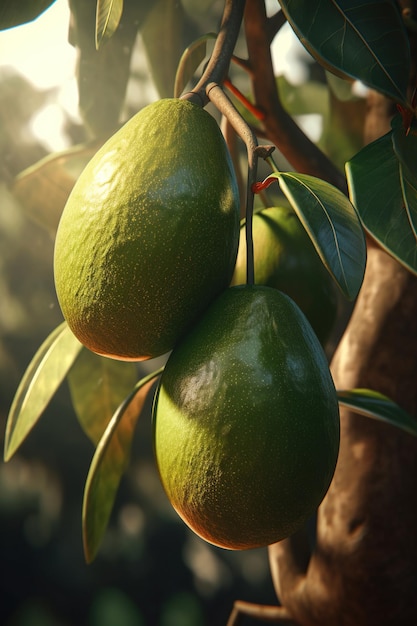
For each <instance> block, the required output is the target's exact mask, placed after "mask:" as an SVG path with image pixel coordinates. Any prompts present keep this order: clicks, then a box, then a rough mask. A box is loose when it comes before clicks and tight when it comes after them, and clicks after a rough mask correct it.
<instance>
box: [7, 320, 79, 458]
mask: <svg viewBox="0 0 417 626" xmlns="http://www.w3.org/2000/svg"><path fill="white" fill-rule="evenodd" d="M81 349H82V345H81V343H80V342H79V341H78V339H76V338H75V337H74V335H73V334H72V332H71V331H70V330H69V328H68V326H67V324H66V323H65V322H63V323H62V324H60V326H58V327H57V328H56V329H55V330H54V331H53V332H52V333H51V334H50V335H49V336H48V337H47V339H46V340H45V341H44V342H43V344H42V345H41V347H40V348H39V350H38V351H37V352H36V354H35V356H34V357H33V359H32V361H31V362H30V364H29V366H28V368H27V370H26V372H25V374H24V376H23V378H22V380H21V381H20V384H19V387H18V389H17V391H16V395H15V397H14V399H13V402H12V406H11V408H10V412H9V416H8V419H7V426H6V437H5V445H4V459H5V461H8V460H9V459H10V458H11V457H12V456H13V454H14V453H15V452H16V450H17V449H18V448H19V446H20V445H21V444H22V443H23V441H24V440H25V439H26V437H27V436H28V434H29V432H30V431H31V430H32V428H33V427H34V426H35V424H36V423H37V421H38V420H39V418H40V417H41V415H42V413H43V412H44V410H45V409H46V407H47V406H48V404H49V402H50V401H51V399H52V398H53V396H54V395H55V393H56V391H57V390H58V387H59V386H60V384H61V383H62V381H63V380H64V378H65V376H66V375H67V373H68V371H69V370H70V368H71V367H72V365H73V363H74V361H75V359H76V358H77V356H78V355H79V353H80V351H81Z"/></svg>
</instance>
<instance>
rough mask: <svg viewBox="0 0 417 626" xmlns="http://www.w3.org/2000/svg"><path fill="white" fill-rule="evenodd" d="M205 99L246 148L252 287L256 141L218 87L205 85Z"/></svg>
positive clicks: (250, 281)
mask: <svg viewBox="0 0 417 626" xmlns="http://www.w3.org/2000/svg"><path fill="white" fill-rule="evenodd" d="M207 97H208V98H209V99H210V101H211V102H212V103H213V104H214V105H215V107H216V108H217V109H218V110H219V111H220V113H221V114H222V115H224V116H225V117H226V118H227V119H228V121H229V123H230V124H231V125H232V127H233V128H234V129H235V131H236V133H237V134H238V135H239V137H240V138H241V139H242V141H243V142H244V144H245V146H246V150H247V154H248V178H247V181H246V210H245V216H246V246H247V248H246V259H247V265H246V268H247V283H248V284H249V285H252V284H253V283H254V281H255V278H254V262H253V237H252V215H253V191H252V185H253V184H254V183H255V182H256V173H257V165H258V140H257V139H256V135H255V134H254V133H253V132H252V130H251V129H250V127H249V126H248V124H247V123H246V122H245V120H244V119H243V117H242V116H241V115H240V113H239V111H238V110H237V109H236V108H235V106H234V104H233V103H232V102H231V100H230V99H229V98H228V97H227V96H226V94H225V93H224V91H223V89H222V88H221V87H220V85H217V84H216V83H210V84H209V85H207Z"/></svg>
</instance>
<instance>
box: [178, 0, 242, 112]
mask: <svg viewBox="0 0 417 626" xmlns="http://www.w3.org/2000/svg"><path fill="white" fill-rule="evenodd" d="M244 9H245V0H226V2H225V6H224V11H223V17H222V22H221V25H220V30H219V33H218V35H217V38H216V42H215V44H214V48H213V52H212V54H211V57H210V60H209V62H208V64H207V66H206V68H205V70H204V72H203V74H202V76H201V78H200V80H199V81H198V83H197V85H196V86H195V87H194V89H192V90H191V91H189V92H188V93H185V94H183V95H182V96H181V99H183V100H191V101H192V102H194V103H195V104H198V105H199V106H202V107H205V106H206V104H208V102H209V98H208V95H207V85H208V84H209V83H216V84H222V83H223V82H224V80H225V79H226V78H227V75H228V72H229V66H230V62H231V59H232V56H233V51H234V49H235V46H236V41H237V38H238V35H239V31H240V27H241V24H242V20H243V13H244Z"/></svg>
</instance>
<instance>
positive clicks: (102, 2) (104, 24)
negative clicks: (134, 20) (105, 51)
mask: <svg viewBox="0 0 417 626" xmlns="http://www.w3.org/2000/svg"><path fill="white" fill-rule="evenodd" d="M122 13H123V0H97V7H96V49H97V50H98V49H99V48H100V46H101V44H102V43H104V42H105V41H106V40H107V39H110V37H111V36H112V35H113V33H115V32H116V29H117V27H118V26H119V22H120V18H121V17H122Z"/></svg>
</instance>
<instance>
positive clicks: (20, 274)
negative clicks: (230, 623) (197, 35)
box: [0, 0, 302, 626]
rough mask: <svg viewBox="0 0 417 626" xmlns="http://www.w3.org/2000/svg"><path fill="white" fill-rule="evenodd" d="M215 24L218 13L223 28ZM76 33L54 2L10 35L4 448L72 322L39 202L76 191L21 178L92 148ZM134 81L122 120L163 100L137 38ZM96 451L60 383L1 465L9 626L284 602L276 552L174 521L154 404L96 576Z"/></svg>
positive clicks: (2, 618)
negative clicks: (90, 476) (233, 546)
mask: <svg viewBox="0 0 417 626" xmlns="http://www.w3.org/2000/svg"><path fill="white" fill-rule="evenodd" d="M197 4H198V3H197ZM205 4H206V5H207V4H210V3H205ZM213 4H214V5H216V4H219V3H213ZM220 5H221V3H220ZM200 7H201V3H200ZM216 18H217V14H216V10H215V7H214V8H213V13H212V22H213V24H212V26H213V27H215V25H216ZM68 28H69V10H68V5H67V2H66V0H57V2H56V3H55V4H54V5H53V6H52V7H51V8H50V9H49V10H48V11H46V12H45V13H44V14H43V15H41V16H40V17H39V18H38V19H37V20H36V21H35V22H32V23H30V24H27V25H24V26H21V27H19V28H15V29H10V30H7V31H2V32H0V443H1V444H2V445H3V444H4V432H5V428H6V420H7V414H8V411H9V409H10V405H11V403H12V400H13V396H14V393H15V391H16V389H17V386H18V384H19V381H20V379H21V377H22V375H23V373H24V371H25V369H26V367H27V365H28V364H29V362H30V360H31V359H32V357H33V355H34V354H35V352H36V350H37V349H38V347H39V346H40V344H41V343H42V342H43V340H44V339H45V338H46V337H47V336H48V334H49V333H50V332H51V330H52V329H54V328H55V327H56V326H57V325H58V324H59V323H60V322H61V321H62V317H61V313H60V311H59V307H58V305H57V301H56V297H55V291H54V285H53V275H52V255H53V229H52V228H48V219H46V220H45V219H40V218H42V215H40V213H39V203H36V202H33V203H31V194H33V195H34V196H36V198H38V197H39V194H40V193H41V194H43V197H44V198H45V206H44V208H45V211H48V212H50V213H48V215H51V223H54V222H55V220H56V218H57V215H54V208H53V207H51V206H50V205H49V204H48V199H49V198H51V197H56V194H59V192H60V191H62V194H65V193H66V185H67V184H68V181H67V180H66V178H65V177H63V178H62V180H58V183H56V181H55V182H54V183H53V184H55V185H56V184H58V187H59V185H61V184H62V188H61V189H59V188H58V189H55V190H54V194H52V195H51V187H50V185H51V180H50V179H49V178H48V174H47V173H46V174H45V180H39V178H37V179H36V184H34V183H33V181H32V182H31V179H30V177H27V176H26V178H25V180H24V184H23V183H22V184H21V185H20V186H19V184H18V185H17V186H16V176H17V175H18V174H19V173H20V172H22V171H27V168H28V167H30V166H32V165H33V164H35V163H37V162H38V161H39V159H41V158H44V157H47V156H48V155H49V154H51V153H54V152H56V151H62V150H67V149H69V148H71V146H74V145H76V144H80V143H82V142H83V141H85V140H86V135H85V130H84V127H83V125H82V123H81V119H80V117H79V113H78V95H77V84H76V78H75V66H76V55H75V50H74V48H73V47H72V46H71V45H70V44H69V43H68ZM288 50H289V55H292V56H291V58H287V57H285V55H284V57H285V58H283V56H282V55H281V57H280V58H281V59H282V60H283V62H284V63H285V62H289V63H292V66H293V68H294V67H295V66H294V63H297V59H298V57H299V55H300V54H302V53H300V50H299V48H297V47H295V48H293V47H289V48H288ZM291 50H292V52H291ZM300 67H301V66H300ZM131 71H132V79H131V80H130V82H129V85H128V91H127V97H126V115H127V114H129V112H131V111H132V110H135V109H138V108H140V107H141V106H143V105H144V104H146V103H147V102H150V101H151V100H154V99H156V98H157V97H158V96H157V93H156V90H155V87H154V85H153V83H152V80H151V79H150V73H149V68H148V67H147V62H146V58H145V55H144V54H143V50H142V48H141V41H140V38H139V39H138V41H137V42H136V46H135V51H134V55H133V58H132V70H131ZM67 174H68V176H69V175H70V174H71V172H67ZM39 185H41V186H42V185H43V187H42V189H41V191H40V190H39ZM35 204H36V210H34V208H33V207H34V205H35ZM58 210H59V207H57V208H56V212H57V211H58ZM93 452H94V450H93V446H92V444H91V443H90V441H89V440H88V439H87V438H86V436H85V435H84V433H83V432H82V430H81V427H80V426H79V424H78V422H77V419H76V418H75V414H74V411H73V408H72V404H71V399H70V395H69V391H68V387H67V384H66V382H64V383H63V385H62V386H61V388H60V390H59V392H58V393H57V394H56V396H55V397H54V399H53V401H52V402H51V404H50V405H49V406H48V408H47V410H46V412H45V414H44V415H43V417H42V419H41V421H40V422H39V424H38V425H37V426H36V428H35V429H34V430H33V431H32V433H31V434H30V436H29V437H28V439H27V440H26V441H25V443H24V445H23V446H22V447H21V448H20V449H19V451H18V452H17V453H16V454H15V456H14V457H13V458H12V459H11V460H10V461H9V462H8V463H4V462H3V461H1V462H0V559H1V561H0V563H1V577H0V581H1V582H0V624H1V625H2V626H87V625H88V626H142V625H149V626H153V625H155V626H217V625H218V626H220V625H223V624H225V623H226V621H227V617H228V615H229V613H230V611H231V608H232V605H233V601H234V600H235V599H244V600H248V601H252V602H258V603H268V604H273V603H275V602H276V598H275V594H274V591H273V588H272V583H271V580H270V576H269V569H268V560H267V552H266V550H254V551H250V552H240V553H232V552H227V551H224V550H220V549H217V548H214V547H212V546H209V545H207V544H206V543H205V542H203V541H202V540H200V539H199V538H197V537H196V536H194V535H193V534H192V533H191V531H189V530H188V529H187V528H186V527H185V526H184V524H183V523H182V522H181V521H180V520H179V519H178V517H177V516H176V514H175V513H174V512H173V510H172V509H171V507H170V505H169V503H168V501H167V499H166V497H165V495H164V494H163V492H162V489H161V486H160V483H159V480H158V477H157V474H156V470H155V463H154V459H153V453H152V445H151V431H150V401H149V402H148V405H147V406H146V407H145V409H144V411H143V414H142V416H141V419H140V421H139V424H138V428H137V431H136V435H135V440H134V445H133V451H132V458H131V462H130V464H129V467H128V470H127V473H126V475H125V477H124V478H123V480H122V483H121V486H120V489H119V492H118V496H117V500H116V503H115V507H114V510H113V514H112V517H111V521H110V525H109V528H108V531H107V533H106V536H105V538H104V541H103V544H102V547H101V550H100V552H99V554H98V556H97V558H96V560H95V561H94V562H93V563H92V564H90V565H87V564H86V562H85V560H84V555H83V548H82V537H81V507H82V497H83V489H84V483H85V479H86V476H87V472H88V468H89V464H90V462H91V458H92V455H93Z"/></svg>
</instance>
